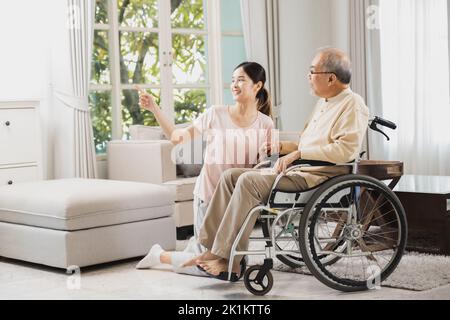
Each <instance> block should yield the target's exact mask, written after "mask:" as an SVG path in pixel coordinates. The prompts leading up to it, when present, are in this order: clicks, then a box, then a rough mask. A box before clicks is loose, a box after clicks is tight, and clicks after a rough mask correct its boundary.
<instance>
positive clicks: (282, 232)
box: [228, 117, 407, 296]
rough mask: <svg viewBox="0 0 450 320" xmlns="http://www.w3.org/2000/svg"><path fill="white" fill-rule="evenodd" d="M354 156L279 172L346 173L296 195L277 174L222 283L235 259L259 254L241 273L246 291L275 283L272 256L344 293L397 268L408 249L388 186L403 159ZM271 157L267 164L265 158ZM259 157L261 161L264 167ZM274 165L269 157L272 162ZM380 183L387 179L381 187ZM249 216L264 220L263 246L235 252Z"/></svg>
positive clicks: (373, 123) (372, 284) (401, 214)
mask: <svg viewBox="0 0 450 320" xmlns="http://www.w3.org/2000/svg"><path fill="white" fill-rule="evenodd" d="M369 123H370V125H369V127H370V128H371V129H373V130H375V131H378V132H381V133H382V134H383V135H385V136H386V138H387V139H388V140H389V137H388V136H387V135H386V134H385V133H384V132H383V131H381V130H380V129H379V128H378V127H377V125H381V126H384V127H388V128H390V129H396V125H395V124H394V123H392V122H390V121H387V120H384V119H382V118H379V117H375V118H373V119H371V120H370V121H369ZM363 154H364V152H363V153H362V154H360V155H359V158H358V159H356V160H355V161H352V162H351V163H346V164H332V163H327V162H321V161H307V160H299V161H297V162H296V163H294V164H293V166H291V167H290V168H289V169H288V170H287V171H286V173H285V174H287V173H289V172H291V171H293V170H296V169H299V168H302V167H317V166H320V167H328V166H346V167H348V168H349V171H348V172H351V173H348V174H343V175H339V176H336V177H333V178H330V179H328V180H326V181H325V182H324V183H322V184H320V185H318V186H316V187H314V188H312V189H308V190H302V191H300V192H283V191H282V190H279V189H278V188H277V186H278V183H279V181H280V180H281V179H282V177H283V176H284V174H280V175H278V176H277V178H276V180H275V182H274V184H273V186H272V190H271V193H270V197H269V200H268V202H267V203H266V204H264V205H259V206H257V207H255V208H253V209H252V210H251V211H250V212H249V214H248V215H247V218H246V220H245V221H244V223H243V225H242V227H241V229H240V232H239V233H238V235H237V237H236V239H235V241H234V243H233V245H232V248H231V254H230V260H229V267H228V271H229V272H228V274H229V275H230V276H229V278H228V280H229V281H231V270H232V266H233V261H234V259H235V257H236V256H240V257H242V256H244V258H243V259H242V261H241V262H246V261H247V260H246V259H247V257H246V256H248V255H263V256H265V259H264V263H263V264H262V265H254V266H251V267H249V268H247V266H246V263H241V276H240V277H242V276H243V277H244V283H245V286H246V288H247V290H248V291H250V292H251V293H252V294H254V295H259V296H262V295H265V294H267V293H268V292H269V291H270V290H271V289H272V286H273V276H272V274H271V271H270V270H271V269H272V268H273V256H275V257H276V258H277V259H278V260H279V261H280V262H281V263H283V264H285V265H286V266H288V267H291V268H299V267H306V268H307V269H308V270H309V272H310V273H311V274H312V275H313V276H315V277H316V278H317V279H318V280H319V281H321V282H322V283H323V284H325V285H327V286H329V287H331V288H333V289H336V290H340V291H343V292H352V291H362V290H368V289H373V288H376V287H378V286H379V285H380V284H381V282H383V281H384V280H385V279H386V278H387V277H388V276H389V275H390V274H391V273H392V272H393V271H394V270H395V268H396V267H397V265H398V264H399V262H400V260H401V257H402V255H403V252H404V250H405V246H406V239H407V221H406V216H405V211H404V209H403V206H402V204H401V202H400V201H399V199H398V198H397V196H396V195H395V194H394V192H393V191H392V189H393V188H394V187H395V185H396V184H397V183H398V181H399V180H400V178H401V176H402V174H403V163H401V162H397V161H371V160H361V158H362V156H363ZM269 162H270V161H269ZM269 162H265V163H263V164H261V165H259V166H258V167H261V166H262V165H267V164H269ZM272 163H273V161H272ZM383 180H391V182H390V184H389V185H387V184H386V183H385V182H383ZM254 215H258V220H259V221H260V222H261V225H262V236H257V237H251V238H250V239H249V243H251V242H252V241H259V242H265V250H247V251H237V250H236V248H237V245H238V243H239V241H240V239H241V238H242V235H243V233H244V230H246V228H247V226H248V223H249V221H250V220H251V219H252V217H253V216H254Z"/></svg>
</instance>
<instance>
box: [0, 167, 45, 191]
mask: <svg viewBox="0 0 450 320" xmlns="http://www.w3.org/2000/svg"><path fill="white" fill-rule="evenodd" d="M38 179H39V175H38V168H37V166H31V167H17V168H8V169H0V186H4V185H8V184H14V183H19V182H26V181H33V180H38Z"/></svg>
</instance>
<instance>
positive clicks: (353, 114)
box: [295, 89, 369, 187]
mask: <svg viewBox="0 0 450 320" xmlns="http://www.w3.org/2000/svg"><path fill="white" fill-rule="evenodd" d="M368 120H369V109H368V108H367V106H366V105H365V103H364V100H363V99H362V98H361V96H359V95H358V94H356V93H354V92H353V91H352V90H351V89H345V90H344V91H342V92H341V93H340V94H338V95H337V96H335V97H333V98H329V99H320V100H319V101H318V103H317V105H316V107H315V109H314V111H313V113H312V116H311V118H310V120H309V121H308V123H307V125H306V127H305V130H304V131H303V132H302V134H301V136H300V141H299V145H298V150H299V151H300V153H301V158H302V159H307V160H320V161H328V162H332V163H347V162H349V161H352V160H355V159H356V158H357V157H358V153H359V152H360V150H361V147H362V143H363V140H364V136H365V134H366V131H367V126H368ZM311 171H314V174H312V173H309V172H311ZM346 172H348V168H342V167H341V168H337V167H333V168H327V167H320V168H319V167H315V168H302V169H301V172H298V171H297V172H295V174H300V175H302V176H303V177H304V178H305V180H306V182H307V183H308V186H309V187H313V186H315V185H317V184H319V183H322V182H323V181H324V180H326V179H327V178H329V177H332V176H335V175H338V174H342V173H346Z"/></svg>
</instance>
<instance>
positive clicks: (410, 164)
mask: <svg viewBox="0 0 450 320" xmlns="http://www.w3.org/2000/svg"><path fill="white" fill-rule="evenodd" d="M379 9H380V15H379V17H380V25H381V29H380V42H381V75H382V81H381V83H382V112H383V116H385V117H386V118H388V119H391V120H393V121H395V122H396V123H397V124H398V129H397V130H396V131H393V132H392V131H391V132H390V135H391V138H392V140H391V141H390V142H388V143H383V145H378V144H376V145H375V146H373V147H374V148H375V149H378V150H377V151H380V150H382V151H383V152H382V153H384V155H385V158H387V159H391V160H402V161H403V162H404V163H405V172H406V173H410V174H422V175H450V101H449V57H448V17H447V1H446V0H414V1H411V0H396V1H391V0H381V1H380V8H379Z"/></svg>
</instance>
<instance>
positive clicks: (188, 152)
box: [130, 123, 205, 178]
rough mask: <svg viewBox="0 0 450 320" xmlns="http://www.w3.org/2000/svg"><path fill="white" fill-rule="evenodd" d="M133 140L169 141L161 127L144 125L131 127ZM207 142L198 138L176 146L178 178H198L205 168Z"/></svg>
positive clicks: (186, 124) (179, 125)
mask: <svg viewBox="0 0 450 320" xmlns="http://www.w3.org/2000/svg"><path fill="white" fill-rule="evenodd" d="M188 125H189V123H184V124H178V125H176V126H175V127H176V128H178V129H180V128H185V127H187V126H188ZM130 138H131V140H167V137H166V136H165V134H164V133H163V131H162V128H161V127H150V126H142V125H133V126H130ZM204 148H205V142H204V141H203V140H202V139H200V138H198V139H195V140H191V141H189V142H187V143H184V144H180V145H177V146H175V149H174V152H175V155H176V170H177V176H181V177H184V178H189V177H197V176H199V175H200V171H201V170H202V167H203V150H204Z"/></svg>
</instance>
